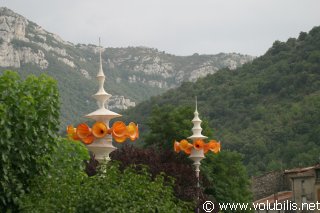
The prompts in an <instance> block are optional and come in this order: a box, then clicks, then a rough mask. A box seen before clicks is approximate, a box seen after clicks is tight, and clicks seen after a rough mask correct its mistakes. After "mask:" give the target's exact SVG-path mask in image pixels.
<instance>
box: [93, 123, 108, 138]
mask: <svg viewBox="0 0 320 213" xmlns="http://www.w3.org/2000/svg"><path fill="white" fill-rule="evenodd" d="M92 134H93V135H94V137H96V138H103V137H104V136H106V134H108V127H107V125H106V124H105V123H103V122H99V121H98V122H96V123H95V124H94V125H93V126H92Z"/></svg>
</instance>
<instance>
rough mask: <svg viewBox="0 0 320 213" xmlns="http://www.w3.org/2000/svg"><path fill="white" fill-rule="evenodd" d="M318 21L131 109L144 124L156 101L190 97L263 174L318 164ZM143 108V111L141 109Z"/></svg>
mask: <svg viewBox="0 0 320 213" xmlns="http://www.w3.org/2000/svg"><path fill="white" fill-rule="evenodd" d="M319 52H320V27H315V28H313V29H312V30H311V31H310V32H309V33H301V34H300V36H299V38H298V39H294V38H290V39H288V41H287V42H280V41H276V42H275V43H274V45H273V46H272V47H271V48H270V49H269V50H268V51H267V52H266V54H265V55H263V56H261V57H259V58H257V59H255V60H254V61H253V62H252V63H248V64H245V65H244V66H242V67H241V68H239V69H236V70H232V71H231V70H221V71H219V72H217V73H216V74H213V75H209V76H207V77H206V78H203V79H199V80H198V81H197V82H195V83H184V84H182V86H181V87H179V88H178V89H175V90H171V91H169V92H167V93H166V94H164V95H162V96H158V97H155V98H152V99H150V100H149V101H147V102H143V103H141V104H139V105H138V106H137V107H136V108H134V109H132V110H129V111H128V112H127V117H134V118H138V119H139V120H138V121H139V124H141V125H142V126H143V125H146V123H147V116H148V115H149V114H148V113H149V112H151V109H152V107H153V106H155V105H159V106H163V105H166V104H171V103H175V106H176V107H178V106H182V105H185V104H186V103H192V102H193V100H192V98H193V97H194V96H198V103H199V104H198V105H199V112H200V113H201V115H203V116H205V117H207V118H208V120H209V123H210V125H211V126H212V127H214V128H215V129H217V130H218V131H217V132H218V133H219V136H220V139H221V141H222V144H223V147H224V148H228V149H230V150H237V151H238V152H240V153H241V154H243V156H244V163H245V165H246V166H247V168H248V172H249V173H250V174H251V175H253V174H259V173H261V172H266V171H269V170H272V169H281V168H288V167H296V166H307V165H311V164H314V163H316V162H317V161H318V159H319V153H320V140H319V126H320V119H319V118H320V117H319V110H320V108H319V101H320V93H319V91H320V72H319V70H320V63H319V56H320V54H319ZM141 112H143V113H141Z"/></svg>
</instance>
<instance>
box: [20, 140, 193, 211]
mask: <svg viewBox="0 0 320 213" xmlns="http://www.w3.org/2000/svg"><path fill="white" fill-rule="evenodd" d="M55 156H59V157H56V158H55V159H54V162H53V164H54V165H56V166H57V167H55V166H54V167H52V168H51V169H50V172H49V175H47V176H42V177H40V176H39V177H38V178H36V179H34V180H33V182H32V188H31V189H32V190H31V192H30V193H29V194H26V195H25V196H24V198H23V203H22V205H21V206H22V209H21V211H22V212H28V213H29V212H49V213H50V212H97V213H100V212H165V213H167V212H190V209H191V208H192V207H191V203H187V202H183V201H181V200H179V199H177V198H176V197H175V196H174V193H173V189H172V182H171V183H170V184H169V183H168V182H165V183H166V184H164V177H163V176H162V175H158V176H156V177H154V178H152V176H151V175H150V174H149V173H148V171H147V169H146V168H141V169H140V170H139V171H137V170H134V169H132V168H130V167H128V168H126V169H124V170H120V169H119V168H118V165H117V164H116V163H109V164H107V165H105V164H102V165H100V167H99V169H98V171H97V174H96V175H94V176H91V177H89V176H87V175H86V174H85V173H84V170H83V165H84V164H83V162H82V161H83V159H87V158H88V154H87V150H86V149H85V147H84V146H83V145H82V144H80V143H77V142H70V141H67V140H62V141H60V143H59V149H58V150H57V151H56V153H55ZM79 165H82V166H79Z"/></svg>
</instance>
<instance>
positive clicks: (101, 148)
mask: <svg viewBox="0 0 320 213" xmlns="http://www.w3.org/2000/svg"><path fill="white" fill-rule="evenodd" d="M99 54H100V66H99V72H98V74H97V77H96V78H97V81H98V84H99V90H98V92H97V93H96V94H94V95H93V97H94V98H95V99H96V101H97V105H98V109H97V110H96V111H94V112H92V113H90V114H88V115H86V116H85V117H87V118H91V119H93V120H95V121H100V122H104V123H105V124H106V125H107V127H108V128H110V127H109V121H110V120H111V119H113V118H116V117H120V116H121V115H120V114H118V113H115V112H112V111H110V110H108V109H107V108H106V106H107V104H108V100H109V98H110V97H111V96H112V95H110V94H109V93H107V92H106V91H105V90H104V82H105V78H106V77H105V75H104V72H103V69H102V59H101V46H100V38H99ZM87 148H88V149H89V151H91V152H93V153H94V155H95V158H96V159H97V160H98V161H103V160H106V161H109V160H110V157H109V154H110V153H111V152H112V151H114V150H115V149H116V147H114V146H113V145H112V136H111V135H109V134H106V136H105V137H103V138H99V139H95V140H94V141H93V143H91V144H89V145H87Z"/></svg>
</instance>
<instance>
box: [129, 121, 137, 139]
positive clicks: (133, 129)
mask: <svg viewBox="0 0 320 213" xmlns="http://www.w3.org/2000/svg"><path fill="white" fill-rule="evenodd" d="M127 134H128V137H129V138H130V140H131V141H134V140H136V139H138V138H139V128H138V125H136V124H135V123H133V122H130V123H129V125H128V126H127Z"/></svg>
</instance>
